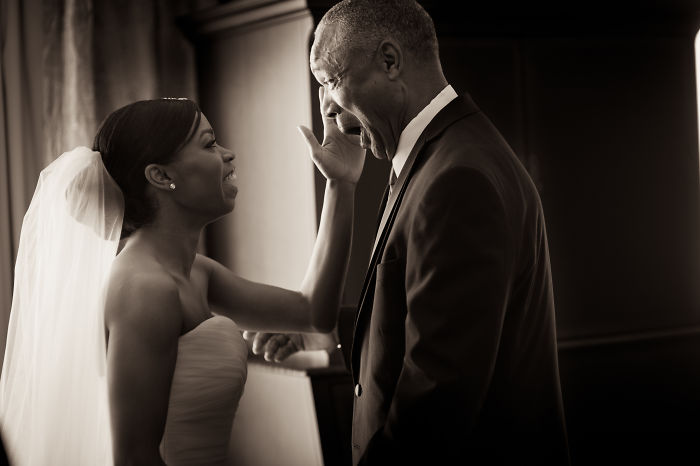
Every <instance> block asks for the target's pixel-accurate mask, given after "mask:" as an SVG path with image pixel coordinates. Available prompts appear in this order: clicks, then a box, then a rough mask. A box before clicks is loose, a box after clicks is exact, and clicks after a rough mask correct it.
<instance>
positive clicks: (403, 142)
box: [391, 84, 457, 178]
mask: <svg viewBox="0 0 700 466" xmlns="http://www.w3.org/2000/svg"><path fill="white" fill-rule="evenodd" d="M456 97H457V93H456V92H455V90H454V89H453V88H452V86H450V85H449V84H448V85H447V86H446V87H445V88H444V89H443V90H442V91H440V93H439V94H438V95H437V96H435V98H434V99H433V100H431V101H430V103H429V104H428V105H426V106H425V107H424V108H423V110H421V111H420V112H419V113H418V115H416V116H415V117H414V118H413V120H411V121H410V122H409V123H408V124H407V125H406V127H405V128H404V129H403V131H401V135H400V136H399V143H398V145H397V146H396V154H395V155H394V158H393V159H391V165H392V167H393V168H394V173H396V177H397V178H398V177H399V176H401V170H403V166H404V165H405V164H406V160H407V159H408V155H409V154H410V153H411V151H412V150H413V146H415V145H416V141H417V140H418V137H419V136H420V135H421V133H422V132H423V130H424V129H425V128H426V126H428V124H429V123H430V122H431V121H432V120H433V118H435V115H437V114H438V113H439V112H440V110H442V109H443V108H445V106H446V105H447V104H449V103H450V102H452V100H454V99H455V98H456Z"/></svg>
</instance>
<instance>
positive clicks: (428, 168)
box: [257, 0, 569, 464]
mask: <svg viewBox="0 0 700 466" xmlns="http://www.w3.org/2000/svg"><path fill="white" fill-rule="evenodd" d="M311 71H312V72H313V74H314V76H315V77H316V79H317V80H318V82H319V83H320V84H321V85H322V86H323V89H324V91H323V92H322V93H321V98H322V102H321V109H322V112H323V113H324V114H325V116H326V117H327V118H335V120H336V121H337V123H338V125H339V127H340V128H341V129H342V130H343V131H346V132H350V133H352V132H355V133H356V132H359V133H360V137H361V141H362V144H363V145H364V146H365V147H367V148H369V149H371V151H372V153H373V154H374V155H375V156H376V157H379V158H385V159H388V160H389V161H390V162H391V166H392V171H391V176H390V179H391V181H390V189H388V190H387V194H386V197H385V205H384V210H383V215H382V217H381V222H380V226H379V229H378V231H377V235H376V240H375V244H374V249H373V252H372V257H371V262H370V265H369V268H368V271H367V275H366V279H365V284H364V289H363V291H362V294H361V299H360V303H359V308H358V314H357V319H356V323H355V331H354V337H353V342H352V355H351V371H352V375H353V378H354V380H355V383H356V385H355V402H354V412H353V428H352V451H353V460H354V463H356V464H357V463H359V464H401V462H402V461H403V462H408V463H422V462H428V463H430V464H438V463H439V462H440V461H442V460H448V461H454V460H457V461H458V462H459V463H460V464H462V463H464V464H473V463H478V464H481V463H487V464H502V463H506V464H567V463H568V462H569V455H568V447H567V439H566V432H565V425H564V416H563V408H562V399H561V390H560V383H559V370H558V363H557V350H556V331H555V320H554V300H553V293H552V281H551V275H550V264H549V253H548V247H547V237H546V231H545V220H544V215H543V211H542V206H541V203H540V199H539V196H538V193H537V191H536V189H535V187H534V185H533V183H532V181H531V179H530V177H529V176H528V174H527V172H526V171H525V169H524V168H523V166H522V165H521V163H520V162H519V160H518V158H517V157H516V155H515V154H514V153H513V151H512V150H511V148H510V147H509V146H508V144H507V143H506V141H505V140H504V139H503V137H502V136H501V135H500V133H499V132H498V130H497V129H496V128H495V127H494V126H493V125H492V124H491V122H490V121H489V120H488V118H487V117H486V116H485V115H484V114H483V113H482V112H481V111H480V110H479V108H478V107H477V106H476V105H475V104H474V102H473V101H472V100H471V99H470V98H469V96H468V95H464V96H461V97H460V96H458V95H457V93H456V92H455V90H454V89H453V88H452V87H451V86H450V85H449V84H448V82H447V80H446V79H445V76H444V75H443V72H442V67H441V64H440V59H439V55H438V43H437V39H436V35H435V30H434V26H433V22H432V20H431V18H430V17H429V15H428V14H427V13H426V12H425V11H424V9H423V8H422V7H421V6H420V5H419V4H418V3H416V2H415V1H413V0H387V1H379V0H345V1H342V2H340V3H338V4H336V5H335V6H334V7H333V8H331V9H330V10H329V11H328V12H327V13H326V15H325V16H324V17H323V19H322V20H321V22H320V24H319V25H318V27H317V29H316V32H315V38H314V43H313V47H312V49H311ZM358 121H359V123H358ZM342 333H343V332H341V334H342ZM263 338H264V337H263ZM264 343H265V340H264V339H263V340H261V341H259V342H258V345H257V346H258V348H260V347H261V345H263V344H264ZM311 346H312V345H311V344H309V343H308V342H307V349H310V347H311ZM344 346H345V347H346V348H347V347H349V345H344ZM275 349H276V348H275ZM426 464H427V463H426Z"/></svg>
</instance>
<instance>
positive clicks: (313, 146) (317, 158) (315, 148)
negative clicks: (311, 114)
mask: <svg viewBox="0 0 700 466" xmlns="http://www.w3.org/2000/svg"><path fill="white" fill-rule="evenodd" d="M324 92H325V91H324V88H323V87H320V88H319V100H320V102H323V98H324ZM321 117H322V118H323V142H322V143H321V144H319V143H318V141H317V140H316V136H314V134H313V132H312V131H311V130H310V129H309V128H307V127H306V126H299V130H300V131H301V133H302V135H303V136H304V139H306V144H307V145H308V146H309V152H310V153H311V159H312V160H313V161H314V163H315V164H316V167H318V169H319V170H320V171H321V173H323V176H325V177H326V179H328V180H337V181H345V182H349V183H352V184H357V181H358V180H359V179H360V175H362V168H363V167H364V164H365V150H364V149H363V148H362V147H361V146H360V144H359V138H358V137H357V136H353V135H348V134H344V133H343V132H341V131H340V129H339V128H338V125H337V124H336V121H335V120H334V119H333V118H328V117H326V116H325V115H324V114H323V112H321Z"/></svg>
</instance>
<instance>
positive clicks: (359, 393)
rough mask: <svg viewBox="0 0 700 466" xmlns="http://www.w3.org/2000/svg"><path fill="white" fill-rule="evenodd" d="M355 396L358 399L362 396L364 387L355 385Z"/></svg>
mask: <svg viewBox="0 0 700 466" xmlns="http://www.w3.org/2000/svg"><path fill="white" fill-rule="evenodd" d="M355 396H356V397H358V398H359V397H361V396H362V385H360V384H359V383H358V384H357V385H355Z"/></svg>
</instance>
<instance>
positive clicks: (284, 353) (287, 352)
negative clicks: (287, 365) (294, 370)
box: [274, 338, 299, 362]
mask: <svg viewBox="0 0 700 466" xmlns="http://www.w3.org/2000/svg"><path fill="white" fill-rule="evenodd" d="M297 351H299V348H298V347H297V345H296V343H294V340H292V339H291V338H289V339H288V340H287V343H286V344H285V345H283V346H281V347H280V349H279V350H277V354H275V357H274V359H275V362H280V361H283V360H285V359H287V358H288V357H289V356H291V355H292V354H294V353H296V352H297Z"/></svg>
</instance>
